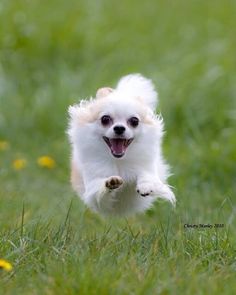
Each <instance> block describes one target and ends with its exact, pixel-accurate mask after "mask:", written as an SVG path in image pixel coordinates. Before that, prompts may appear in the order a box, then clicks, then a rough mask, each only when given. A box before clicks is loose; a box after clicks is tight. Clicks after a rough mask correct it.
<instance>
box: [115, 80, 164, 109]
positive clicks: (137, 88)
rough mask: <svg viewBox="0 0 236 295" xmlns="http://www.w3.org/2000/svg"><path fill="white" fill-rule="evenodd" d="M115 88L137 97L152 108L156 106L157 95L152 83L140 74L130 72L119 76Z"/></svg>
mask: <svg viewBox="0 0 236 295" xmlns="http://www.w3.org/2000/svg"><path fill="white" fill-rule="evenodd" d="M116 90H117V91H118V92H122V93H126V94H127V95H130V96H133V97H138V98H139V99H141V100H142V101H143V102H144V103H146V104H147V105H148V106H149V107H150V108H151V109H152V110H155V108H156V105H157V97H158V95H157V92H156V91H155V88H154V85H153V83H152V81H151V80H149V79H146V78H144V77H143V76H142V75H140V74H131V75H128V76H125V77H123V78H121V79H120V81H119V82H118V85H117V88H116Z"/></svg>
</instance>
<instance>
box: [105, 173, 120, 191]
mask: <svg viewBox="0 0 236 295" xmlns="http://www.w3.org/2000/svg"><path fill="white" fill-rule="evenodd" d="M122 184H123V179H122V178H121V177H120V176H110V177H109V178H107V180H106V181H105V186H106V187H107V188H108V189H110V190H113V189H116V188H118V187H120V186H121V185H122Z"/></svg>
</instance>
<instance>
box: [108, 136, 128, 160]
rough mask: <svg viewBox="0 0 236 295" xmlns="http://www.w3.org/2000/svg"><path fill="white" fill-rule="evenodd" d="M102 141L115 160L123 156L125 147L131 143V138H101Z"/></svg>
mask: <svg viewBox="0 0 236 295" xmlns="http://www.w3.org/2000/svg"><path fill="white" fill-rule="evenodd" d="M103 139H104V141H105V142H106V144H107V145H108V146H109V148H110V150H111V153H112V155H113V156H114V157H116V158H121V157H123V156H124V154H125V152H126V149H127V147H128V146H129V145H130V144H131V142H132V141H133V138H130V139H125V138H108V137H106V136H103Z"/></svg>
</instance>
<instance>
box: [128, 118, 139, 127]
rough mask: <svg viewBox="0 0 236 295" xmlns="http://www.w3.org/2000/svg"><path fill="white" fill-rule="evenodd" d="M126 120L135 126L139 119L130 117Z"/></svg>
mask: <svg viewBox="0 0 236 295" xmlns="http://www.w3.org/2000/svg"><path fill="white" fill-rule="evenodd" d="M128 122H129V124H130V125H131V126H132V127H137V126H138V124H139V119H138V118H136V117H131V118H130V119H129V121H128Z"/></svg>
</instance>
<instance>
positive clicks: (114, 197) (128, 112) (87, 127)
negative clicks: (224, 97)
mask: <svg viewBox="0 0 236 295" xmlns="http://www.w3.org/2000/svg"><path fill="white" fill-rule="evenodd" d="M102 93H103V95H102ZM156 100H157V93H156V91H155V89H154V86H153V84H152V82H151V81H150V80H148V79H146V78H144V77H142V76H141V75H139V74H135V75H129V76H126V77H123V78H122V79H121V80H120V81H119V83H118V86H117V88H116V89H114V90H112V89H111V88H109V91H104V90H102V91H99V97H97V98H95V99H90V100H89V101H87V102H82V103H80V105H75V106H71V107H70V108H69V113H70V125H69V130H68V134H69V138H70V142H71V144H72V185H73V187H74V189H75V190H76V192H77V193H78V194H79V196H80V197H81V199H82V200H83V201H84V202H85V204H86V205H87V206H88V207H90V208H91V209H92V210H94V211H96V212H99V213H101V214H104V215H108V214H110V215H129V214H133V213H136V212H142V211H144V210H146V209H148V208H150V207H151V206H152V204H153V203H154V201H155V200H156V199H157V198H158V197H159V198H163V199H166V200H169V201H170V202H171V203H172V204H175V196H174V194H173V192H172V191H171V189H170V187H169V186H168V184H167V183H166V180H167V177H168V166H167V165H166V164H165V162H164V160H163V157H162V152H161V141H162V135H163V122H162V119H161V118H160V117H159V116H156V115H155V113H154V111H155V106H156ZM107 114H109V115H110V116H111V117H112V118H113V122H112V124H111V126H108V127H107V126H106V127H104V126H102V124H101V117H102V116H103V115H107ZM133 116H135V117H137V118H138V119H139V120H140V123H139V125H138V126H137V127H135V128H133V127H132V126H130V125H129V123H128V122H129V121H128V119H129V118H130V117H133ZM115 125H122V126H124V127H125V128H126V131H125V134H124V137H125V138H127V139H130V138H133V142H132V143H131V144H130V145H129V146H128V148H127V150H126V152H125V155H124V156H123V157H121V158H115V157H114V156H113V155H112V153H111V151H110V149H109V147H108V146H107V144H106V143H105V141H104V140H103V136H106V137H108V138H113V137H114V129H113V127H114V126H115ZM111 178H113V179H115V180H116V181H118V183H119V185H118V186H119V187H117V188H111V187H110V186H109V188H108V187H107V183H109V181H110V179H111ZM144 194H145V195H146V196H145V197H144V196H142V195H144Z"/></svg>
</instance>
